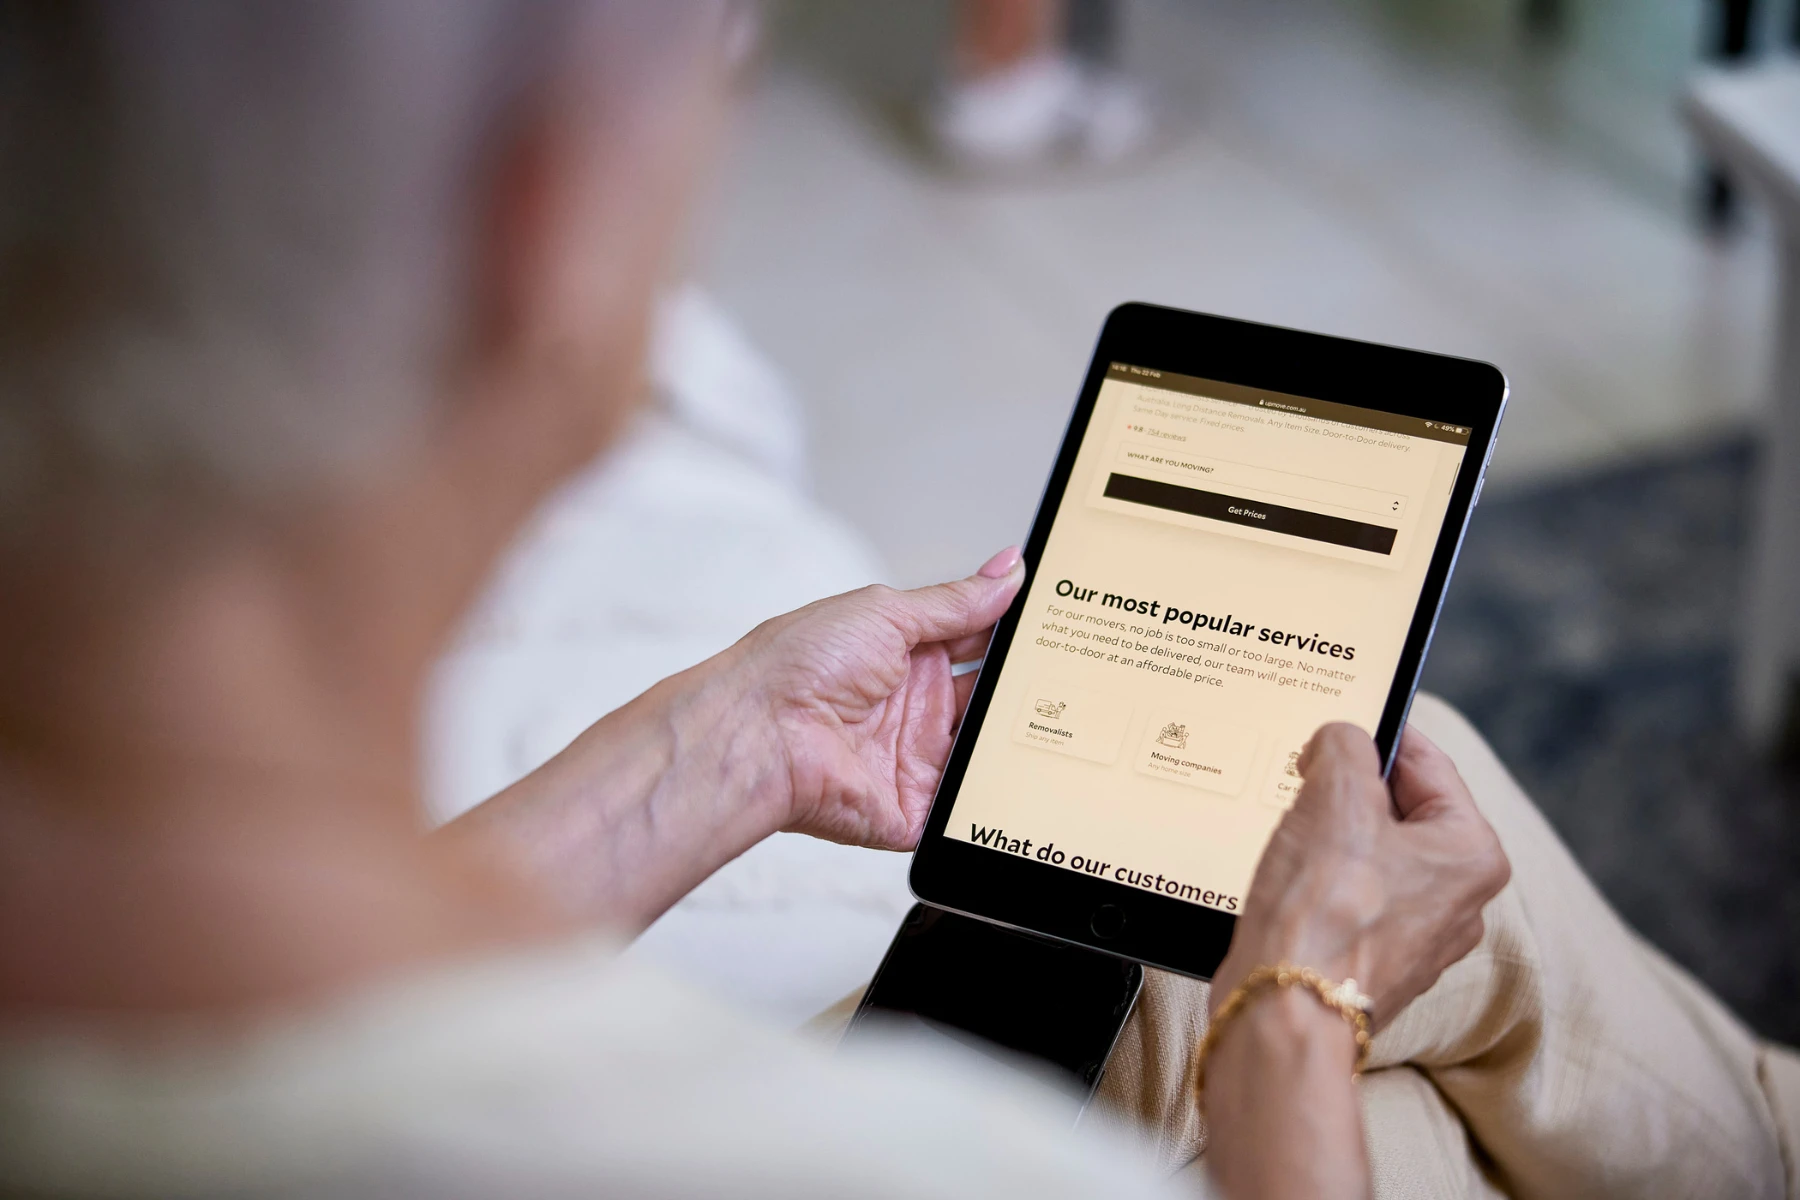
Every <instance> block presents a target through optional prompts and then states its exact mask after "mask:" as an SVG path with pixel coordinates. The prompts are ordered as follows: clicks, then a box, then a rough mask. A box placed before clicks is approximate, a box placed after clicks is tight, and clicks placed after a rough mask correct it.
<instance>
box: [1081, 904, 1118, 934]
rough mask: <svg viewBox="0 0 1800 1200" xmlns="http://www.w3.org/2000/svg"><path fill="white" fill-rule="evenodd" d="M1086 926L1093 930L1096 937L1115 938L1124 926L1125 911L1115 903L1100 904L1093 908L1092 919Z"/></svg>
mask: <svg viewBox="0 0 1800 1200" xmlns="http://www.w3.org/2000/svg"><path fill="white" fill-rule="evenodd" d="M1088 928H1089V929H1091V930H1093V931H1094V936H1095V937H1097V938H1115V937H1118V936H1119V933H1120V931H1121V930H1123V929H1124V928H1125V913H1124V910H1123V909H1121V908H1120V907H1119V906H1118V905H1116V904H1102V905H1101V906H1100V907H1099V908H1096V909H1095V910H1094V916H1093V919H1092V920H1090V921H1089V922H1088Z"/></svg>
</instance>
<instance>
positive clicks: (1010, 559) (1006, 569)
mask: <svg viewBox="0 0 1800 1200" xmlns="http://www.w3.org/2000/svg"><path fill="white" fill-rule="evenodd" d="M1018 565H1019V548H1018V547H1017V546H1008V547H1007V548H1006V549H1004V550H1002V551H1001V552H1000V553H998V554H996V555H994V557H992V558H990V559H988V560H987V561H986V562H984V563H982V564H981V570H979V571H977V572H975V573H976V574H977V575H979V576H981V577H982V578H983V579H1005V578H1006V577H1007V576H1008V575H1011V574H1012V572H1013V568H1014V567H1016V566H1018Z"/></svg>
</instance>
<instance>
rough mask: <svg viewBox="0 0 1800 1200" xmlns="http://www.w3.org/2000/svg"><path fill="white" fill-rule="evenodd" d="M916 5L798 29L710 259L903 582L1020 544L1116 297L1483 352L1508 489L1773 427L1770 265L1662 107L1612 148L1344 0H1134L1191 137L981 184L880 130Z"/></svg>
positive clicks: (751, 134)
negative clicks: (1688, 196)
mask: <svg viewBox="0 0 1800 1200" xmlns="http://www.w3.org/2000/svg"><path fill="white" fill-rule="evenodd" d="M928 9H930V6H924V7H921V6H917V5H912V4H910V3H901V2H900V0H870V2H869V3H866V4H857V5H841V4H840V5H835V6H827V5H814V6H812V8H811V10H807V11H804V12H802V14H801V17H800V18H796V19H792V20H790V21H788V22H787V23H786V24H778V26H777V31H778V34H777V37H776V39H775V42H776V44H775V46H774V47H773V49H772V52H771V56H770V57H771V61H770V63H769V64H768V67H767V68H766V70H765V71H764V73H763V74H762V76H761V78H760V80H759V81H758V83H757V84H756V85H755V87H754V90H753V92H752V94H751V95H750V96H749V97H748V101H747V105H746V109H745V113H744V117H743V123H742V128H741V131H740V136H739V138H738V139H737V141H736V142H735V144H734V147H733V150H732V153H731V154H730V157H729V161H728V165H727V167H726V169H725V172H724V176H723V179H722V180H721V184H720V187H719V190H718V195H717V199H716V202H715V205H714V211H713V212H712V214H711V218H710V220H709V221H708V223H707V224H706V226H705V231H706V232H705V236H704V240H703V244H702V247H701V250H700V255H699V263H700V274H701V276H702V277H703V278H704V279H705V280H706V281H707V282H708V283H709V284H710V285H711V286H712V287H713V288H714V289H715V290H716V291H717V293H718V294H719V296H720V297H721V299H722V300H723V302H724V304H725V306H726V307H727V308H728V309H729V310H731V311H732V312H733V313H734V315H735V316H737V317H738V318H739V319H740V320H741V321H742V322H743V324H744V325H745V327H746V328H747V329H748V331H749V333H750V334H751V336H752V337H753V338H754V339H755V340H756V341H757V342H758V343H759V344H760V345H761V347H762V348H763V349H764V350H765V351H767V352H768V353H769V354H770V355H771V356H772V357H773V358H774V359H775V361H776V362H777V363H778V364H779V365H780V366H781V367H782V368H783V369H785V371H786V372H787V373H788V375H789V376H790V378H791V379H792V381H793V382H794V384H795V385H796V387H797V388H798V390H799V391H800V393H801V396H802V398H803V400H804V401H805V403H806V404H807V406H808V410H809V415H810V418H811V425H812V435H813V438H814V445H813V461H814V463H815V471H816V487H817V491H818V494H819V496H820V498H821V499H822V500H823V501H824V502H825V503H826V504H827V505H828V506H830V507H832V508H834V509H836V510H837V511H839V512H841V513H842V514H844V515H845V516H847V517H848V518H849V519H850V520H851V521H852V522H853V523H855V524H856V525H858V526H859V527H861V528H862V529H863V530H864V531H865V532H867V533H868V534H869V535H870V536H871V537H872V538H873V539H874V541H875V543H876V545H877V546H878V547H879V549H880V550H881V551H882V553H883V554H884V555H885V556H886V557H887V560H888V562H889V564H890V567H891V570H892V572H893V575H894V577H895V579H896V581H898V582H903V583H913V582H921V581H924V580H927V579H930V578H934V577H943V576H947V575H951V574H956V573H962V572H966V571H968V570H970V569H972V568H973V567H974V566H975V565H976V564H977V563H979V562H980V561H981V560H982V558H983V557H985V556H986V554H988V553H989V552H991V551H992V550H994V549H996V548H998V547H999V546H1001V545H1004V544H1005V543H1007V542H1009V541H1012V540H1016V539H1017V538H1018V537H1019V536H1021V534H1022V533H1023V531H1024V529H1025V527H1026V525H1027V524H1028V522H1029V519H1030V515H1031V512H1032V509H1033V507H1034V505H1035V503H1036V500H1037V496H1038V492H1039V489H1040V487H1041V484H1042V478H1043V474H1044V472H1045V470H1046V467H1047V465H1048V463H1049V460H1050V455H1051V452H1052V450H1053V448H1054V447H1055V445H1056V442H1057V440H1058V437H1059V436H1060V433H1061V427H1062V423H1063V421H1064V419H1065V417H1066V413H1067V409H1068V405H1069V403H1070V402H1071V400H1072V399H1073V388H1074V386H1075V384H1076V382H1077V381H1078V379H1079V377H1080V373H1081V369H1082V367H1083V365H1084V363H1085V361H1086V357H1087V354H1088V351H1089V348H1090V346H1091V342H1092V338H1093V335H1094V333H1095V331H1096V330H1097V329H1098V327H1099V324H1100V321H1101V318H1102V317H1103V316H1104V314H1105V313H1106V311H1107V310H1108V309H1109V308H1111V307H1112V306H1113V305H1114V304H1116V303H1118V302H1120V301H1122V300H1125V299H1145V300H1154V301H1159V302H1163V303H1168V304H1175V305H1180V306H1185V307H1191V308H1199V309H1205V310H1209V311H1215V312H1222V313H1227V314H1230V315H1234V316H1242V317H1248V318H1252V319H1259V320H1266V321H1271V322H1276V323H1279V324H1285V325H1295V326H1302V327H1307V328H1313V329H1319V330H1323V331H1326V332H1331V333H1338V334H1344V335H1348V336H1352V337H1360V338H1369V339H1375V340H1381V341H1392V342H1397V343H1401V344H1406V345H1415V346H1420V347H1425V348H1429V349H1434V350H1441V351H1445V352H1449V353H1455V354H1463V355H1469V356H1472V357H1477V358H1484V359H1489V360H1492V361H1494V362H1496V363H1498V364H1499V365H1500V366H1501V367H1502V368H1503V369H1504V370H1506V372H1507V373H1508V375H1509V376H1510V377H1511V379H1512V381H1513V388H1514V391H1513V403H1512V409H1511V412H1510V415H1509V417H1508V419H1507V425H1506V427H1505V430H1504V432H1503V437H1502V446H1501V449H1500V450H1499V452H1498V454H1497V456H1496V459H1495V463H1494V468H1493V469H1494V472H1495V476H1496V481H1497V483H1498V484H1504V483H1505V482H1506V481H1509V480H1511V481H1516V480H1521V479H1525V478H1531V477H1541V476H1543V475H1545V474H1548V473H1553V472H1563V471H1567V470H1569V469H1572V468H1577V467H1580V466H1583V465H1587V464H1593V463H1597V462H1602V461H1609V460H1613V459H1616V458H1618V457H1619V456H1622V455H1628V454H1630V453H1632V452H1633V451H1635V450H1638V449H1641V448H1643V447H1645V446H1648V445H1656V444H1666V443H1668V442H1670V441H1672V440H1679V439H1683V438H1688V437H1692V436H1694V435H1695V434H1696V433H1697V432H1700V431H1708V430H1711V429H1713V428H1715V427H1717V426H1719V425H1721V424H1727V423H1730V422H1733V421H1740V420H1742V419H1743V418H1744V417H1745V415H1746V414H1747V413H1749V412H1751V411H1752V410H1753V407H1754V402H1755V399H1756V397H1757V394H1758V392H1759V390H1760V387H1759V385H1760V381H1761V379H1762V374H1763V370H1764V367H1763V363H1764V342H1765V340H1766V334H1765V332H1764V328H1765V322H1766V313H1767V311H1768V308H1769V299H1770V297H1769V292H1770V289H1771V281H1770V278H1769V274H1768V271H1767V269H1766V263H1767V260H1768V259H1769V258H1770V255H1769V254H1768V253H1767V252H1766V246H1765V245H1764V244H1763V242H1762V239H1761V236H1760V235H1758V234H1756V233H1755V232H1754V231H1753V232H1752V233H1751V235H1750V236H1748V237H1745V238H1741V239H1739V240H1738V241H1736V242H1735V243H1732V244H1731V245H1729V246H1727V247H1724V248H1721V247H1719V246H1717V245H1714V244H1712V243H1709V242H1708V241H1707V240H1706V239H1704V238H1702V237H1701V236H1699V235H1698V234H1697V233H1696V232H1695V230H1694V229H1693V227H1692V225H1691V224H1690V223H1689V222H1688V221H1687V220H1686V217H1685V214H1684V212H1683V211H1682V207H1681V205H1680V203H1679V202H1678V195H1677V192H1678V189H1677V188H1675V187H1674V186H1673V185H1671V184H1670V183H1669V180H1668V177H1669V176H1670V175H1671V174H1672V173H1674V172H1676V171H1678V170H1680V169H1681V167H1682V164H1680V163H1679V162H1676V163H1675V164H1674V165H1673V166H1671V165H1670V163H1669V162H1668V161H1666V160H1668V159H1669V157H1670V156H1672V155H1675V156H1678V155H1679V154H1680V152H1681V151H1680V135H1679V127H1678V125H1677V124H1676V123H1675V121H1674V119H1673V117H1672V116H1670V115H1668V114H1667V113H1664V112H1662V111H1660V110H1659V111H1657V112H1655V113H1651V114H1649V115H1646V116H1645V117H1644V118H1643V120H1642V121H1640V122H1638V123H1636V124H1632V123H1631V121H1630V120H1628V121H1627V122H1626V128H1627V134H1619V133H1618V131H1617V130H1618V127H1617V126H1616V125H1615V126H1614V127H1610V128H1608V127H1601V128H1600V132H1599V133H1596V132H1595V131H1594V128H1592V127H1587V126H1580V125H1578V124H1575V123H1574V122H1575V116H1576V115H1580V113H1579V112H1576V109H1575V108H1571V109H1570V111H1569V112H1563V111H1561V110H1559V109H1558V107H1557V106H1558V105H1559V104H1565V101H1563V100H1558V99H1555V96H1560V95H1564V94H1565V93H1567V92H1568V91H1569V90H1570V89H1571V88H1573V87H1575V86H1576V85H1575V84H1570V83H1569V82H1568V79H1567V78H1564V79H1561V80H1560V81H1559V82H1557V83H1556V86H1555V88H1553V89H1551V92H1553V93H1554V95H1553V96H1552V99H1551V100H1548V101H1544V102H1543V103H1537V102H1536V101H1534V100H1533V99H1532V95H1533V94H1532V93H1530V91H1529V89H1527V90H1526V91H1525V92H1522V91H1521V90H1520V88H1519V86H1518V82H1517V79H1516V78H1515V77H1514V76H1513V75H1512V74H1510V73H1509V72H1507V71H1503V70H1482V69H1471V65H1470V64H1469V63H1468V62H1467V61H1459V60H1457V59H1455V58H1454V57H1453V56H1445V55H1443V54H1437V53H1434V52H1432V51H1431V49H1430V48H1429V47H1425V48H1421V47H1420V46H1418V45H1416V44H1412V43H1409V42H1408V41H1406V40H1405V39H1403V38H1396V37H1394V36H1393V35H1392V34H1391V32H1390V31H1386V30H1384V28H1383V27H1382V26H1381V25H1380V24H1378V23H1375V22H1373V21H1371V20H1369V19H1367V18H1366V17H1358V16H1357V15H1356V13H1357V12H1358V11H1360V10H1357V9H1356V8H1355V7H1354V6H1344V5H1334V4H1331V3H1328V2H1326V0H1310V2H1309V0H1286V2H1284V3H1283V4H1279V5H1277V4H1267V3H1262V4H1257V3H1252V2H1251V0H1189V2H1187V3H1178V2H1177V0H1141V2H1139V3H1135V4H1132V5H1130V6H1129V9H1128V12H1127V16H1128V18H1129V21H1128V26H1127V39H1128V40H1127V51H1126V53H1127V57H1128V61H1130V62H1131V63H1133V64H1134V66H1135V68H1136V69H1137V70H1138V71H1139V72H1140V73H1141V74H1142V75H1143V77H1144V78H1146V79H1148V80H1150V81H1151V82H1152V84H1153V85H1154V86H1155V87H1156V88H1157V90H1158V92H1159V94H1160V96H1161V99H1162V102H1163V104H1164V106H1165V111H1166V113H1167V114H1168V117H1169V121H1168V124H1169V128H1170V130H1171V134H1172V139H1171V144H1170V145H1169V146H1167V147H1166V148H1165V149H1164V150H1163V151H1162V152H1161V153H1160V154H1159V155H1157V156H1156V157H1155V158H1153V159H1152V160H1150V161H1148V162H1147V163H1145V164H1143V165H1141V166H1140V167H1139V168H1137V169H1135V170H1133V171H1130V172H1128V173H1124V174H1120V175H1118V176H1116V177H1112V178H1104V179H1085V180H1068V179H1064V180H1061V181H1055V182H1040V183H1038V184H1035V185H1030V186H1027V185H1011V186H998V185H986V186H979V185H971V184H967V183H962V182H956V181H953V180H950V179H947V178H944V177H943V176H941V175H938V174H936V173H934V172H932V171H931V170H930V169H929V168H927V167H925V166H923V165H922V164H921V162H920V160H919V159H918V158H916V157H915V156H914V155H913V154H912V153H911V152H910V151H909V150H908V148H907V146H906V143H905V139H904V137H903V136H902V135H901V134H900V133H898V132H897V130H898V127H899V124H900V122H899V121H898V120H896V119H894V118H893V117H892V116H891V113H892V112H893V111H894V110H895V108H896V107H897V105H896V98H897V97H903V96H904V95H906V94H907V93H908V91H909V89H916V88H917V86H918V84H919V80H920V79H921V78H923V77H924V73H925V72H926V71H927V70H928V66H927V64H928V61H929V53H930V47H931V44H932V41H933V39H934V37H935V33H934V31H933V28H932V24H931V21H930V20H926V19H924V18H923V17H921V15H920V14H921V13H926V12H927V11H928ZM1577 83H1579V80H1578V79H1577ZM1602 90H1604V89H1602ZM1609 94H1612V95H1615V97H1616V94H1617V93H1616V90H1615V92H1613V93H1609ZM1539 99H1541V96H1540V97H1539ZM1657 103H1661V104H1664V105H1665V107H1666V103H1667V102H1666V97H1665V98H1663V99H1662V100H1659V101H1657ZM1576 107H1577V108H1578V107H1579V106H1576ZM1580 111H1581V112H1587V113H1590V114H1591V112H1592V111H1593V109H1592V106H1589V108H1588V109H1584V110H1580ZM1572 113H1573V114H1574V115H1571V114H1572ZM1627 135H1629V136H1627ZM1634 137H1635V138H1637V142H1636V143H1634V142H1633V138H1634ZM1645 147H1648V149H1646V148H1645ZM1659 155H1660V156H1662V158H1661V159H1659V158H1658V156H1659ZM1622 163H1623V164H1625V165H1624V166H1621V164H1622ZM1634 164H1635V167H1637V168H1642V169H1641V170H1637V171H1636V173H1635V174H1634ZM1646 164H1647V165H1646ZM1646 181H1648V182H1646Z"/></svg>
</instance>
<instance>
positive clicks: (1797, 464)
mask: <svg viewBox="0 0 1800 1200" xmlns="http://www.w3.org/2000/svg"><path fill="white" fill-rule="evenodd" d="M1781 256H1782V264H1781V284H1780V287H1781V297H1780V301H1779V310H1778V312H1777V322H1776V326H1775V331H1776V333H1775V364H1774V370H1775V377H1774V379H1773V381H1772V383H1773V388H1772V393H1771V395H1770V407H1769V411H1768V414H1767V418H1766V422H1767V423H1766V425H1765V429H1764V438H1763V447H1762V457H1761V460H1760V462H1759V465H1758V480H1757V485H1758V497H1757V498H1758V503H1759V505H1760V507H1759V508H1758V509H1757V511H1756V514H1755V518H1754V524H1753V526H1752V530H1751V539H1750V549H1751V559H1750V574H1749V579H1748V584H1749V595H1748V604H1747V605H1746V607H1745V626H1744V631H1743V635H1744V636H1743V641H1742V643H1741V646H1742V655H1743V657H1742V659H1741V661H1740V663H1739V666H1738V713H1739V717H1740V720H1741V721H1742V723H1743V725H1744V727H1745V729H1746V731H1747V732H1748V733H1749V734H1750V735H1751V736H1752V737H1753V738H1755V739H1756V741H1757V742H1758V743H1759V744H1762V745H1770V744H1772V743H1773V742H1775V741H1776V740H1777V739H1786V738H1791V737H1794V736H1796V735H1800V711H1796V710H1797V708H1800V229H1789V230H1787V231H1786V233H1785V237H1784V239H1783V242H1782V250H1781Z"/></svg>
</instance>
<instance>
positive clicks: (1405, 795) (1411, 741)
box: [1388, 725, 1475, 820]
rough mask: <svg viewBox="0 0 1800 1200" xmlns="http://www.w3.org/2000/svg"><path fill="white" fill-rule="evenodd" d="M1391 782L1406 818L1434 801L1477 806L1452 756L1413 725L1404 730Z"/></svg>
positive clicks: (1461, 805) (1389, 779) (1469, 806)
mask: <svg viewBox="0 0 1800 1200" xmlns="http://www.w3.org/2000/svg"><path fill="white" fill-rule="evenodd" d="M1388 784H1389V786H1390V787H1391V788H1392V789H1393V792H1394V806H1395V807H1396V808H1398V809H1399V810H1400V816H1401V818H1402V819H1403V820H1404V819H1406V818H1408V817H1411V816H1412V815H1413V814H1414V813H1415V812H1418V811H1419V810H1420V809H1421V808H1422V807H1424V806H1425V805H1426V804H1427V802H1430V801H1436V802H1437V803H1438V804H1439V805H1448V806H1451V807H1453V808H1465V807H1467V808H1473V807H1474V803H1475V802H1474V800H1473V799H1472V798H1471V797H1470V796H1469V789H1468V785H1466V784H1465V783H1463V779H1462V775H1461V773H1460V772H1458V771H1457V769H1456V764H1455V763H1454V762H1452V761H1451V759H1450V756H1449V755H1448V754H1445V753H1444V752H1443V751H1442V750H1439V749H1438V748H1437V746H1436V745H1434V744H1433V743H1432V741H1431V739H1430V738H1428V737H1426V736H1425V735H1424V734H1422V733H1420V732H1419V731H1418V730H1417V729H1415V728H1414V727H1413V726H1411V725H1408V726H1407V727H1406V728H1405V729H1404V730H1402V731H1401V733H1400V750H1399V753H1397V754H1396V755H1395V756H1394V769H1393V771H1392V772H1390V773H1389V775H1388Z"/></svg>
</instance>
